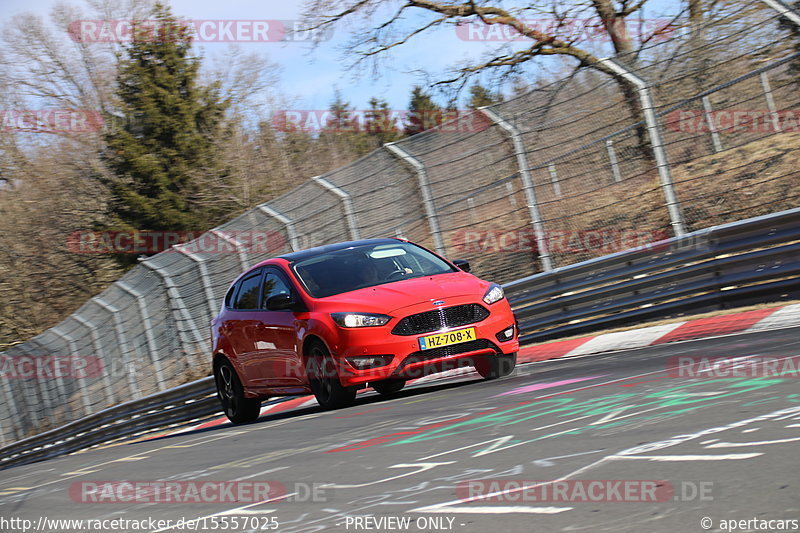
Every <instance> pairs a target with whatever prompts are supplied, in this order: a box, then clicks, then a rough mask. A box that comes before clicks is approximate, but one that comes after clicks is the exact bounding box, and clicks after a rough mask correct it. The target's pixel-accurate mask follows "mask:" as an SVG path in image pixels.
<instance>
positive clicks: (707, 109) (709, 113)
mask: <svg viewBox="0 0 800 533" xmlns="http://www.w3.org/2000/svg"><path fill="white" fill-rule="evenodd" d="M702 102H703V113H704V114H705V116H706V124H707V125H708V131H709V132H711V144H712V145H713V146H714V153H719V152H721V151H722V140H721V139H720V137H719V132H718V131H717V125H716V123H715V122H714V110H713V109H712V108H711V99H710V98H709V97H708V95H706V96H704V97H703V98H702Z"/></svg>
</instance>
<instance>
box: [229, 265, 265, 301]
mask: <svg viewBox="0 0 800 533" xmlns="http://www.w3.org/2000/svg"><path fill="white" fill-rule="evenodd" d="M260 291H261V272H259V273H258V274H256V275H255V276H250V277H249V278H245V279H243V280H242V281H240V282H239V290H238V291H237V292H236V297H235V298H234V302H233V308H234V309H258V296H259V292H260Z"/></svg>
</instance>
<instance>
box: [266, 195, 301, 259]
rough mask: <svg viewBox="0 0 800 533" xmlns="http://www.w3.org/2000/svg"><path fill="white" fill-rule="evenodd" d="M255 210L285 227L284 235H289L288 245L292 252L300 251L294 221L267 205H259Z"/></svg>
mask: <svg viewBox="0 0 800 533" xmlns="http://www.w3.org/2000/svg"><path fill="white" fill-rule="evenodd" d="M257 208H258V210H259V211H261V212H262V213H265V214H266V215H268V216H270V217H272V218H274V219H275V220H277V221H278V222H280V223H281V224H283V225H284V226H285V227H286V233H287V234H288V235H289V244H290V245H291V247H292V250H294V251H295V252H296V251H297V250H299V249H300V241H299V239H298V238H297V230H296V229H295V227H294V221H293V220H292V219H290V218H289V217H287V216H286V215H284V214H283V213H281V212H280V211H277V210H275V209H273V208H271V207H270V206H268V205H267V204H261V205H259V206H257Z"/></svg>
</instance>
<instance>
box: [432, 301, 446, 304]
mask: <svg viewBox="0 0 800 533" xmlns="http://www.w3.org/2000/svg"><path fill="white" fill-rule="evenodd" d="M431 303H432V304H433V305H444V300H434V301H432V302H431Z"/></svg>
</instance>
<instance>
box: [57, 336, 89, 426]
mask: <svg viewBox="0 0 800 533" xmlns="http://www.w3.org/2000/svg"><path fill="white" fill-rule="evenodd" d="M50 331H52V332H53V334H54V335H56V336H58V337H61V338H62V339H64V340H65V341H67V346H69V353H70V355H71V356H72V357H79V355H78V349H77V348H76V347H75V339H73V338H72V337H70V336H69V335H67V334H66V333H64V332H63V331H61V329H59V327H58V326H56V327H54V328H52V329H51V330H50ZM78 381H79V382H80V389H81V391H80V394H81V402H82V403H83V411H84V413H85V414H87V415H90V414H92V404H91V403H89V395H88V394H87V393H88V392H89V391H88V388H87V387H86V378H85V377H80V378H78ZM65 400H68V399H65Z"/></svg>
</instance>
